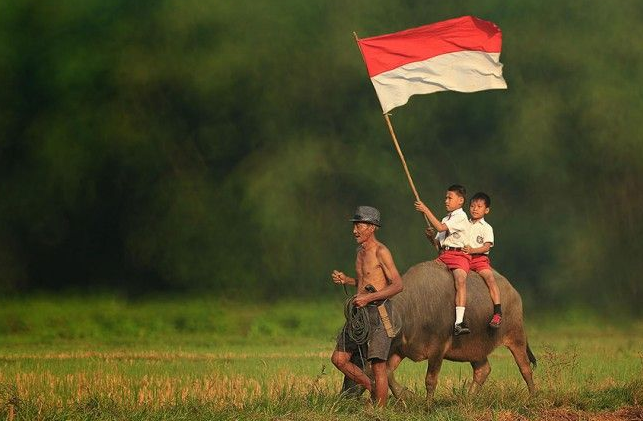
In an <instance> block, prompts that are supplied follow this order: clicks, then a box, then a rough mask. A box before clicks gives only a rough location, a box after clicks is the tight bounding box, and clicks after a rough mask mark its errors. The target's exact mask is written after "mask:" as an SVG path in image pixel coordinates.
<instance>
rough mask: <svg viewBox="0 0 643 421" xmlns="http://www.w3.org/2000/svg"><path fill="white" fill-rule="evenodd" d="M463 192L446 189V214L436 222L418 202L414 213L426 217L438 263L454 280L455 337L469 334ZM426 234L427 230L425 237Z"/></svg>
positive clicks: (458, 188)
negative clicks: (466, 312) (443, 266)
mask: <svg viewBox="0 0 643 421" xmlns="http://www.w3.org/2000/svg"><path fill="white" fill-rule="evenodd" d="M466 194H467V191H466V189H465V188H464V187H463V186H461V185H459V184H454V185H452V186H450V187H449V188H448V189H447V193H446V197H445V199H444V205H445V208H446V210H447V212H448V214H447V216H445V217H444V218H442V221H439V220H438V218H436V217H435V215H434V214H433V212H431V210H430V209H429V208H428V207H427V206H426V205H425V204H424V203H422V202H421V201H419V200H418V201H417V202H415V209H416V210H417V211H419V212H422V213H423V214H424V215H426V217H427V219H428V220H429V222H430V223H431V225H432V226H433V227H435V230H436V231H437V232H438V234H437V236H436V237H435V239H436V240H437V242H438V243H439V252H440V255H439V257H438V260H440V261H442V262H443V263H444V264H445V265H447V267H448V268H449V269H450V270H451V271H452V272H453V278H454V280H455V326H454V328H453V334H454V335H455V336H458V335H464V334H467V333H470V332H471V331H470V329H469V327H468V326H467V325H466V323H465V322H464V310H465V304H466V302H467V273H469V264H470V262H471V255H469V254H467V253H465V252H464V251H463V248H464V246H465V245H466V244H467V242H468V240H469V234H468V233H469V228H470V226H471V224H470V223H469V218H468V217H467V214H466V213H465V212H464V211H463V210H462V206H463V205H464V202H465V200H466V199H465V196H466ZM429 231H430V229H429V230H427V233H428V232H429Z"/></svg>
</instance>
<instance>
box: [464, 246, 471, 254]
mask: <svg viewBox="0 0 643 421" xmlns="http://www.w3.org/2000/svg"><path fill="white" fill-rule="evenodd" d="M472 249H473V248H472V247H471V246H464V247H462V251H463V252H465V253H467V254H471V250H472Z"/></svg>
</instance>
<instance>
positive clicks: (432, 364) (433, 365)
mask: <svg viewBox="0 0 643 421" xmlns="http://www.w3.org/2000/svg"><path fill="white" fill-rule="evenodd" d="M440 368H442V356H440V357H439V358H432V359H429V361H428V367H427V369H426V378H425V379H424V384H425V385H426V404H427V405H431V403H432V402H433V393H434V392H435V388H436V387H437V386H438V375H439V374H440Z"/></svg>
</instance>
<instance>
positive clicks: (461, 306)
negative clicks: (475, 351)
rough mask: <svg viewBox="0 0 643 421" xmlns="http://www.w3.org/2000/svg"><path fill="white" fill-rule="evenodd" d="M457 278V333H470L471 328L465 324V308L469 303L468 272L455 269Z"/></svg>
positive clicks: (454, 276) (454, 274)
mask: <svg viewBox="0 0 643 421" xmlns="http://www.w3.org/2000/svg"><path fill="white" fill-rule="evenodd" d="M453 278H454V280H455V329H454V333H455V335H456V336H457V335H462V334H467V333H469V332H470V331H469V328H468V327H467V326H466V324H464V323H463V322H464V310H465V306H466V304H467V272H465V271H464V270H462V269H453Z"/></svg>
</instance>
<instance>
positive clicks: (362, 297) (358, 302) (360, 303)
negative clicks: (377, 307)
mask: <svg viewBox="0 0 643 421" xmlns="http://www.w3.org/2000/svg"><path fill="white" fill-rule="evenodd" d="M369 295H371V294H370V293H368V294H363V293H362V294H357V296H356V297H355V299H354V300H353V303H354V304H355V306H357V307H364V306H365V305H366V304H368V303H370V302H371V300H370V298H369Z"/></svg>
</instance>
